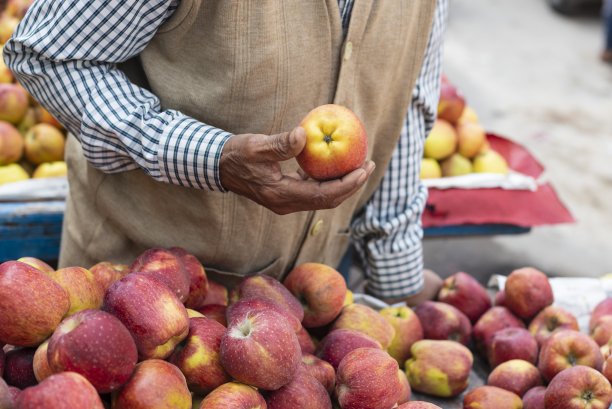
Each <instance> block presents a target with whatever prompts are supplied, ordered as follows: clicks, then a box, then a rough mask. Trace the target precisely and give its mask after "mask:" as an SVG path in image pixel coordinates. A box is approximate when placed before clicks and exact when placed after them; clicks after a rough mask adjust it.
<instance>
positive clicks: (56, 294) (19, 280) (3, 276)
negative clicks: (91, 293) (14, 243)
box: [0, 261, 70, 346]
mask: <svg viewBox="0 0 612 409" xmlns="http://www.w3.org/2000/svg"><path fill="white" fill-rule="evenodd" d="M33 288H35V289H36V296H33V294H32V289H33ZM68 308H70V300H69V298H68V294H67V293H66V291H64V289H63V288H62V287H60V286H59V285H58V284H57V283H56V282H55V281H53V280H52V279H51V278H49V277H48V276H46V275H45V274H44V273H42V272H40V271H39V270H37V269H35V268H34V267H31V266H29V265H27V264H25V263H21V262H19V261H7V262H5V263H2V264H0V343H6V344H11V345H19V346H35V345H38V344H40V343H41V342H43V341H44V340H45V339H47V338H48V337H49V336H50V335H51V333H53V330H54V329H55V327H57V325H58V324H59V323H60V321H61V320H62V318H63V317H64V315H65V314H66V312H68ZM34 317H35V318H36V319H33V318H34Z"/></svg>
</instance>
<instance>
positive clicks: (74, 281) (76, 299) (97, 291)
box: [48, 267, 104, 315]
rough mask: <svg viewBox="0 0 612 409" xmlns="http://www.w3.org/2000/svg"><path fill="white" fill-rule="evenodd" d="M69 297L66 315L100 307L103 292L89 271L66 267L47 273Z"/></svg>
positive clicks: (81, 268)
mask: <svg viewBox="0 0 612 409" xmlns="http://www.w3.org/2000/svg"><path fill="white" fill-rule="evenodd" d="M48 275H49V277H51V278H52V279H53V280H54V281H55V282H56V283H58V284H59V285H60V286H62V288H63V289H64V290H66V292H67V293H68V296H69V297H70V309H69V310H68V315H72V314H74V313H76V312H78V311H82V310H87V309H98V308H100V307H101V306H102V301H103V299H104V291H103V289H102V288H101V287H100V285H99V284H98V282H97V281H96V279H95V277H94V275H93V274H92V273H91V271H89V270H87V269H85V268H83V267H66V268H61V269H59V270H56V271H52V272H50V273H48Z"/></svg>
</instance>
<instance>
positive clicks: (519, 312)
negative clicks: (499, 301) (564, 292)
mask: <svg viewBox="0 0 612 409" xmlns="http://www.w3.org/2000/svg"><path fill="white" fill-rule="evenodd" d="M504 291H505V293H506V299H505V303H506V306H507V307H508V308H509V309H510V311H512V312H513V313H514V314H516V316H518V317H519V318H523V319H525V320H529V319H531V318H533V317H534V316H535V315H536V314H537V313H539V312H540V311H542V310H543V309H544V308H546V307H548V306H549V305H551V304H552V303H553V301H554V296H553V292H552V287H551V286H550V283H549V282H548V277H546V275H545V274H544V273H542V272H541V271H539V270H536V269H535V268H532V267H526V268H521V269H518V270H514V271H513V272H512V273H510V275H509V276H508V279H507V280H506V285H505V287H504Z"/></svg>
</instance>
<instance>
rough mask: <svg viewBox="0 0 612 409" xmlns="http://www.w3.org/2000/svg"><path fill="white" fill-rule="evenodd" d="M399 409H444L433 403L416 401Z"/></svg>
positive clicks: (400, 406) (398, 408)
mask: <svg viewBox="0 0 612 409" xmlns="http://www.w3.org/2000/svg"><path fill="white" fill-rule="evenodd" d="M397 409H442V408H441V407H440V406H438V405H434V404H433V403H429V402H423V401H417V400H415V401H412V402H406V403H404V404H402V405H399V406H398V407H397Z"/></svg>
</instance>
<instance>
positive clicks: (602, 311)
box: [589, 297, 612, 330]
mask: <svg viewBox="0 0 612 409" xmlns="http://www.w3.org/2000/svg"><path fill="white" fill-rule="evenodd" d="M604 315H612V298H611V297H608V298H606V299H605V300H603V301H601V302H600V303H599V304H597V305H596V306H595V308H594V309H593V312H592V313H591V320H590V321H589V330H592V329H593V327H594V326H595V323H596V322H597V320H598V319H599V318H601V317H603V316H604Z"/></svg>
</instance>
